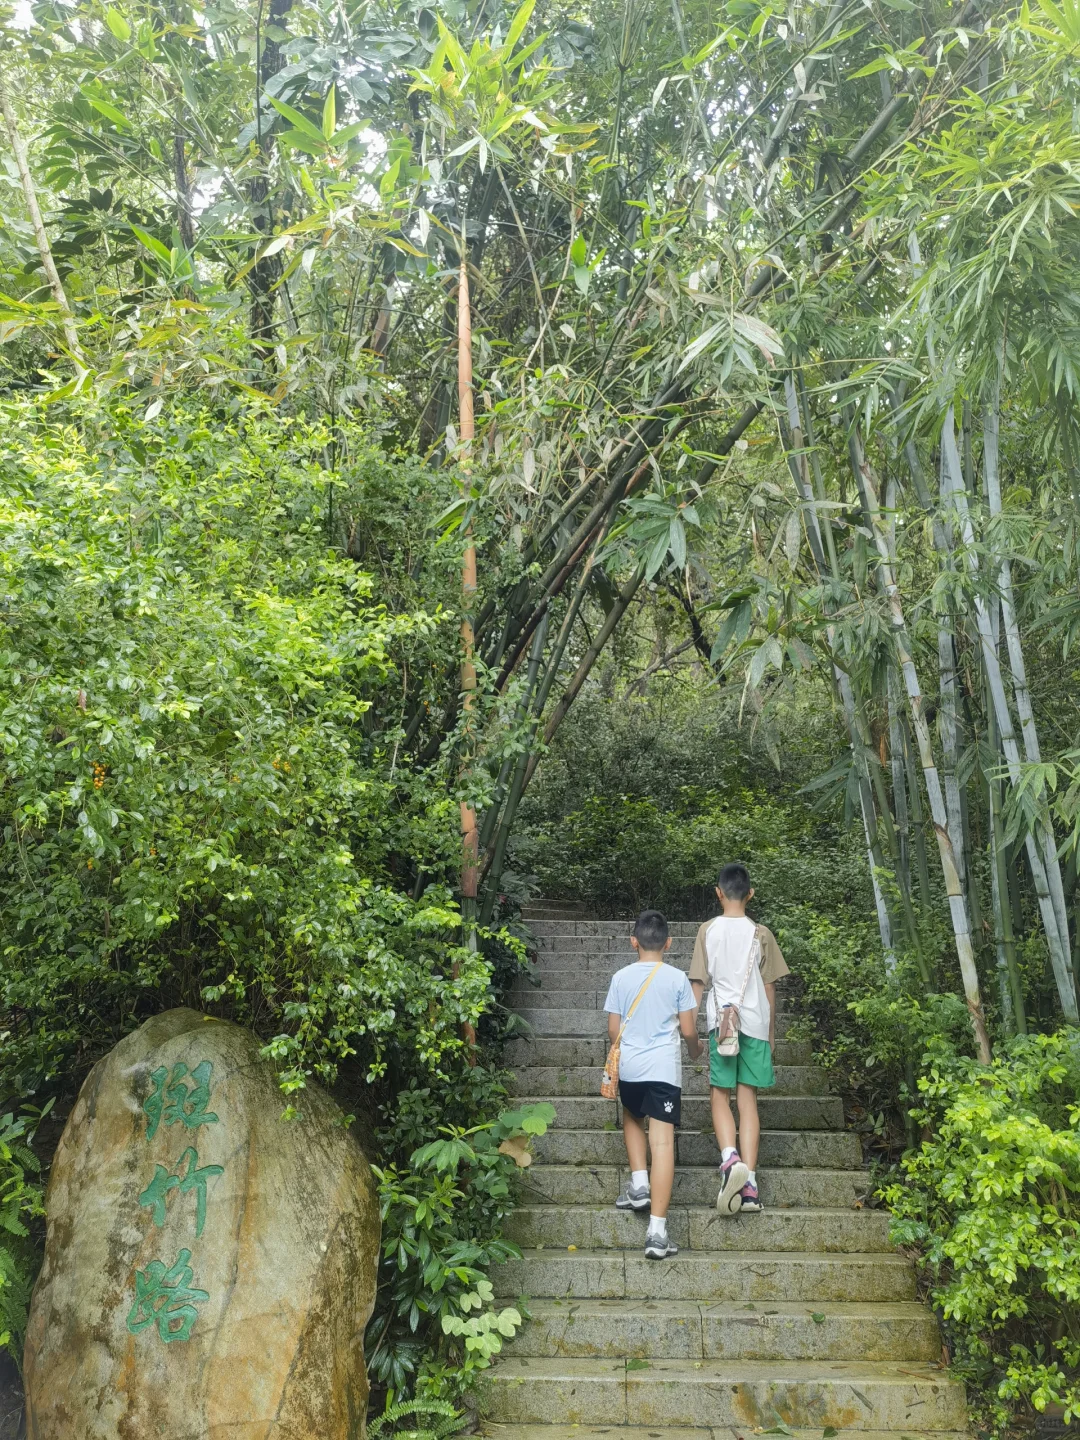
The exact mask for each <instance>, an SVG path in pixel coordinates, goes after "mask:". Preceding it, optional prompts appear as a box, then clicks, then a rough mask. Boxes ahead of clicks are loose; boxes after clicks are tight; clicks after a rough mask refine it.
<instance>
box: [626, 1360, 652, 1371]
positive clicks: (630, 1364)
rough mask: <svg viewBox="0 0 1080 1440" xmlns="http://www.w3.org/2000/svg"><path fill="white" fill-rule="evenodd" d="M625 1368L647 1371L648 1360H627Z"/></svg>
mask: <svg viewBox="0 0 1080 1440" xmlns="http://www.w3.org/2000/svg"><path fill="white" fill-rule="evenodd" d="M626 1368H627V1370H648V1368H649V1362H648V1360H628V1361H627V1362H626Z"/></svg>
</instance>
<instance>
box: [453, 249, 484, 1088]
mask: <svg viewBox="0 0 1080 1440" xmlns="http://www.w3.org/2000/svg"><path fill="white" fill-rule="evenodd" d="M457 322H458V324H457V328H458V367H457V370H458V374H457V382H458V423H459V431H458V440H459V442H460V444H461V460H462V470H463V477H462V479H463V484H462V489H463V490H465V491H467V489H468V484H469V473H470V470H471V461H472V443H473V440H474V438H475V425H474V417H473V392H472V311H471V309H470V306H469V270H468V250H467V248H466V244H465V226H464V224H463V225H462V227H461V264H460V266H459V270H458V315H457ZM461 600H462V617H461V694H462V702H461V703H462V712H463V719H464V726H463V745H464V758H463V765H462V771H463V778H466V779H467V775H468V768H469V766H470V764H471V761H472V744H473V725H474V721H475V714H474V709H475V699H476V660H475V655H474V649H475V636H474V633H473V617H472V611H473V606H474V604H475V602H476V543H475V540H474V537H473V528H472V524H471V523H470V524H469V525H468V526H467V527H466V530H465V553H464V555H463V556H462V561H461ZM459 805H460V812H461V918H462V924H463V929H464V938H465V944H466V945H467V946H468V947H469V949H470V950H475V949H476V889H477V877H478V873H479V855H480V837H479V834H478V832H477V829H476V809H475V807H474V806H473V805H472V803H471V801H469V800H467V799H463V800H461V801H460V802H459ZM458 972H459V966H458V962H457V961H455V962H454V967H453V974H454V977H455V978H456V977H457V975H458ZM461 1028H462V1037H463V1039H464V1040H465V1045H466V1049H467V1052H468V1056H469V1064H470V1065H475V1064H476V1031H475V1029H474V1028H473V1026H472V1025H471V1024H470V1023H469V1022H468V1021H466V1022H465V1023H464V1024H463V1025H462V1027H461Z"/></svg>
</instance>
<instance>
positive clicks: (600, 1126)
mask: <svg viewBox="0 0 1080 1440" xmlns="http://www.w3.org/2000/svg"><path fill="white" fill-rule="evenodd" d="M538 1098H540V1097H538V1096H536V1095H532V1096H522V1104H530V1103H532V1104H535V1103H536V1101H537V1099H538ZM542 1098H543V1099H545V1100H547V1099H550V1100H551V1103H552V1104H553V1105H554V1106H555V1123H556V1125H558V1126H561V1127H563V1128H565V1129H567V1130H606V1129H607V1127H608V1126H609V1125H612V1124H616V1123H618V1121H619V1118H620V1116H621V1112H622V1107H621V1106H620V1105H619V1104H618V1102H617V1101H615V1100H606V1099H604V1097H603V1096H601V1095H566V1096H547V1095H545V1096H543V1097H542ZM757 1103H758V1114H759V1116H760V1117H761V1124H762V1126H763V1128H767V1129H769V1130H842V1129H843V1128H844V1106H843V1104H842V1102H841V1101H840V1099H839V1097H838V1096H836V1095H776V1094H774V1093H773V1092H772V1091H771V1090H769V1091H766V1092H765V1093H763V1094H762V1095H760V1096H759V1097H758V1102H757ZM710 1107H711V1101H710V1100H709V1099H708V1097H706V1096H704V1095H691V1096H689V1097H688V1098H685V1099H684V1100H683V1102H682V1129H683V1131H684V1132H687V1133H689V1132H691V1131H694V1130H698V1131H708V1132H709V1133H710V1134H711V1133H712V1128H713V1127H712V1110H711V1108H710ZM732 1108H733V1109H734V1110H735V1111H736V1113H737V1112H738V1108H739V1107H738V1106H737V1105H735V1106H734V1107H732Z"/></svg>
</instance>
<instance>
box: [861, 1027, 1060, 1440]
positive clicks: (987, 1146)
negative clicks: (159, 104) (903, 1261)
mask: <svg viewBox="0 0 1080 1440" xmlns="http://www.w3.org/2000/svg"><path fill="white" fill-rule="evenodd" d="M919 1093H920V1103H919V1105H918V1107H917V1109H916V1112H915V1118H916V1120H917V1121H918V1122H919V1123H920V1124H921V1125H923V1126H926V1127H928V1129H929V1130H930V1131H931V1132H932V1133H931V1138H929V1139H926V1140H924V1141H923V1143H922V1144H921V1145H920V1146H919V1148H918V1149H916V1150H913V1151H912V1152H910V1153H909V1154H907V1155H906V1156H905V1157H904V1160H903V1171H904V1180H903V1182H899V1181H897V1182H896V1183H894V1184H891V1185H888V1186H887V1187H886V1188H885V1190H884V1196H885V1199H886V1201H887V1202H888V1204H889V1206H890V1207H891V1209H892V1211H893V1216H894V1219H893V1225H892V1235H893V1239H894V1240H895V1241H896V1242H897V1243H898V1244H901V1245H904V1246H908V1247H915V1248H916V1249H917V1250H918V1251H919V1254H920V1257H921V1259H920V1263H921V1265H922V1267H923V1269H924V1271H925V1273H926V1276H927V1278H928V1281H929V1285H930V1297H931V1299H932V1300H933V1303H934V1305H935V1306H936V1307H937V1308H938V1310H939V1311H940V1313H941V1316H942V1318H943V1322H944V1327H945V1332H946V1336H947V1338H948V1340H949V1343H950V1347H951V1350H952V1354H953V1360H954V1363H955V1364H956V1365H957V1366H958V1368H959V1370H960V1371H961V1373H963V1374H965V1375H966V1376H967V1377H968V1378H969V1380H971V1381H973V1382H974V1384H975V1385H976V1386H977V1387H979V1388H980V1389H982V1390H983V1391H984V1392H988V1393H989V1394H990V1395H991V1397H993V1398H992V1402H991V1405H990V1414H989V1416H988V1420H989V1422H990V1423H991V1425H992V1426H993V1428H995V1429H999V1428H1002V1427H1004V1426H1005V1425H1006V1424H1007V1423H1008V1421H1009V1419H1010V1411H1011V1409H1012V1408H1013V1407H1014V1406H1015V1405H1016V1404H1017V1403H1018V1402H1026V1403H1027V1404H1030V1405H1032V1406H1034V1408H1035V1409H1036V1410H1042V1409H1044V1408H1045V1407H1046V1406H1047V1405H1048V1404H1060V1405H1063V1406H1064V1407H1065V1418H1066V1419H1067V1420H1068V1419H1069V1418H1070V1416H1072V1415H1075V1414H1078V1413H1080V1032H1078V1031H1076V1030H1066V1031H1061V1032H1059V1033H1057V1034H1054V1035H1032V1036H1026V1037H1019V1038H1017V1039H1015V1040H1013V1041H1011V1042H1010V1043H1009V1044H1008V1045H1007V1047H1005V1048H1004V1049H1003V1050H1001V1051H999V1053H998V1055H997V1057H996V1058H995V1060H994V1061H993V1063H992V1064H991V1065H990V1066H989V1067H987V1068H984V1067H982V1066H980V1065H977V1064H976V1063H975V1061H973V1060H970V1059H965V1058H960V1057H957V1056H956V1054H955V1052H954V1051H953V1050H952V1048H951V1047H950V1046H948V1045H947V1044H942V1043H940V1042H937V1043H934V1044H933V1045H932V1046H931V1049H930V1051H929V1053H928V1054H927V1056H926V1059H925V1061H924V1073H923V1075H922V1076H921V1077H920V1079H919Z"/></svg>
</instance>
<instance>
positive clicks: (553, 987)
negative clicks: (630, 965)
mask: <svg viewBox="0 0 1080 1440" xmlns="http://www.w3.org/2000/svg"><path fill="white" fill-rule="evenodd" d="M617 968H618V967H617V966H613V967H612V968H611V969H610V970H609V971H608V972H607V973H605V974H600V975H597V976H596V980H597V983H596V984H595V985H594V984H585V983H584V982H585V981H586V979H589V980H591V979H592V977H591V976H590V977H586V976H584V975H582V974H581V973H580V972H579V971H577V970H565V971H555V972H554V973H552V974H545V976H544V978H543V980H542V981H541V982H540V983H539V984H532V983H531V982H529V981H525V982H524V983H518V984H515V985H512V986H511V987H510V989H509V990H507V991H506V993H505V995H504V997H503V999H504V1002H505V1003H506V1004H507V1005H508V1006H509V1007H510V1009H511V1010H517V1011H518V1013H519V1014H520V1013H521V1010H522V1008H525V1009H534V1008H536V1007H537V1006H540V1007H541V1008H543V1009H546V1010H603V1009H604V1001H605V1000H606V999H607V994H608V986H609V985H610V983H611V976H612V975H614V974H615V973H616V970H617ZM560 979H561V980H564V981H565V984H562V985H560V984H558V983H557V982H558V981H559V980H560ZM553 982H555V983H553ZM791 1004H792V1000H791V997H790V996H785V995H783V994H781V993H778V994H777V996H776V1013H777V1015H782V1014H783V1013H784V1012H785V1010H787V1009H789V1008H790V1007H791ZM605 1013H606V1012H605Z"/></svg>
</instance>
